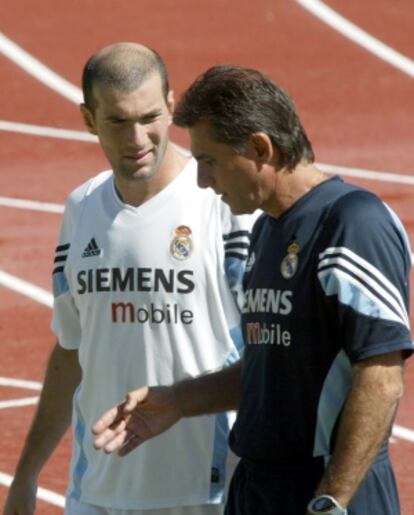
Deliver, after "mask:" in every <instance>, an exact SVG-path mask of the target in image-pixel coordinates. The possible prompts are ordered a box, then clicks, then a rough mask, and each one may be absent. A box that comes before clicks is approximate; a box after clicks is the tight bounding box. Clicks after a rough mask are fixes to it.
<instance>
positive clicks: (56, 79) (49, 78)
mask: <svg viewBox="0 0 414 515" xmlns="http://www.w3.org/2000/svg"><path fill="white" fill-rule="evenodd" d="M0 52H1V53H2V54H3V55H4V56H5V57H7V58H8V59H10V60H11V61H13V62H14V63H15V64H17V65H18V66H20V67H21V68H23V70H24V71H26V72H27V73H29V74H30V75H32V76H33V77H34V78H35V79H37V80H38V81H40V82H42V83H43V84H45V85H46V86H47V87H49V88H51V89H53V90H54V91H56V92H57V93H59V94H60V95H62V96H63V97H65V98H67V99H68V100H70V101H71V102H74V103H75V104H80V103H81V102H83V95H82V91H81V90H80V89H79V88H77V87H76V86H74V85H73V84H71V83H70V82H69V81H67V80H66V79H63V78H62V77H61V76H60V75H58V74H57V73H55V72H54V71H53V70H51V69H50V68H48V67H47V66H45V65H44V64H43V63H42V62H40V61H39V60H38V59H36V58H35V57H33V56H32V55H30V54H29V53H28V52H26V51H25V50H23V48H21V47H19V46H18V45H16V43H14V42H13V41H12V40H11V39H9V38H8V37H6V36H5V35H4V34H3V33H2V32H0Z"/></svg>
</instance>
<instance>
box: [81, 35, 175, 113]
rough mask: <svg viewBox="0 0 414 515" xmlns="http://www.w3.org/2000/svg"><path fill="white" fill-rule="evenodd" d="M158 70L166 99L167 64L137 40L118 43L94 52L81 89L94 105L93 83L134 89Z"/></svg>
mask: <svg viewBox="0 0 414 515" xmlns="http://www.w3.org/2000/svg"><path fill="white" fill-rule="evenodd" d="M154 72H158V73H159V75H160V77H161V82H162V92H163V96H164V99H165V101H167V96H168V92H169V89H170V86H169V81H168V71H167V66H166V64H165V62H164V61H163V59H162V58H161V56H160V55H159V54H158V52H156V51H155V50H153V49H152V48H147V47H144V46H142V45H138V44H134V43H116V44H114V45H111V46H109V47H106V48H104V49H102V50H100V51H98V52H96V53H95V54H93V55H92V56H91V57H90V58H89V59H88V61H87V62H86V64H85V66H84V68H83V73H82V90H83V98H84V102H85V105H86V106H87V107H88V108H89V109H91V110H92V111H93V110H94V108H95V99H94V96H93V87H94V84H96V83H100V84H103V85H105V86H109V87H114V88H116V89H120V90H121V91H133V90H134V89H136V88H137V87H139V86H140V85H141V84H142V82H143V81H144V80H145V79H146V78H147V77H148V76H149V75H150V74H152V73H154Z"/></svg>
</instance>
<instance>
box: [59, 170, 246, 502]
mask: <svg viewBox="0 0 414 515" xmlns="http://www.w3.org/2000/svg"><path fill="white" fill-rule="evenodd" d="M196 175H197V174H196V163H195V161H194V160H191V161H189V163H188V165H187V166H186V167H185V169H184V170H183V171H182V173H180V174H179V175H178V176H177V177H176V178H175V179H174V180H173V181H172V182H171V183H170V184H169V185H168V186H167V187H166V188H165V189H164V190H162V191H161V192H160V193H158V194H157V195H156V196H154V197H153V198H151V199H150V200H148V201H147V202H145V203H144V204H143V205H141V206H139V207H131V206H128V205H125V204H124V203H123V202H122V201H121V200H120V199H119V197H118V195H117V193H116V191H115V187H114V178H113V174H112V172H111V171H107V172H103V173H101V174H99V175H98V176H96V177H95V178H93V179H91V180H89V181H88V182H86V183H85V184H83V185H82V186H80V187H79V188H78V189H76V190H75V191H74V192H73V193H72V194H71V195H70V196H69V198H68V201H67V203H66V208H65V214H64V218H63V223H62V229H61V235H60V241H59V245H58V247H57V249H56V257H55V269H54V273H53V285H54V295H55V306H54V313H53V321H52V329H53V331H54V333H55V334H56V336H57V337H58V339H59V342H60V344H61V345H62V347H64V348H66V349H78V351H79V360H80V365H81V367H82V381H81V384H80V386H79V388H78V389H77V391H76V393H75V396H74V401H73V436H74V438H73V440H74V443H73V445H74V450H73V456H72V465H71V467H72V474H71V482H70V485H69V490H68V496H70V497H73V498H76V499H78V500H81V501H83V502H85V503H91V504H96V505H102V506H107V507H112V508H118V509H145V508H158V507H159V508H161V507H169V506H180V505H193V504H202V503H218V502H222V501H223V486H224V483H225V463H226V458H227V453H228V447H227V436H228V432H229V425H230V415H227V414H219V415H217V416H202V417H193V418H189V419H185V420H182V421H180V422H179V423H178V424H177V425H176V426H174V427H173V428H172V429H171V430H169V431H167V432H166V433H165V434H163V435H161V436H159V437H157V438H154V439H153V440H150V441H149V442H146V443H144V444H143V445H142V446H141V447H140V448H139V449H138V450H136V451H134V452H133V453H131V454H130V455H128V456H126V457H124V458H119V457H118V456H117V455H109V456H108V455H105V454H104V453H102V452H97V451H96V450H94V449H93V435H92V434H91V430H90V428H91V426H92V425H93V423H94V422H95V421H96V420H97V419H98V418H99V417H100V416H101V415H102V413H103V412H105V411H106V410H107V409H108V408H110V407H111V406H113V405H114V404H116V403H118V402H120V401H121V400H122V399H123V398H124V396H125V394H126V392H128V391H130V390H133V389H135V388H137V387H139V386H142V385H160V384H171V383H173V382H176V381H178V380H181V379H184V378H189V377H193V376H198V375H199V374H201V373H206V372H209V371H213V370H216V369H220V368H221V367H222V366H223V365H227V364H230V363H232V362H234V361H235V360H237V359H238V357H239V351H240V347H241V344H242V338H241V333H240V328H239V309H238V306H237V302H236V299H237V297H238V296H240V291H241V289H240V283H241V278H242V273H243V267H244V264H245V260H246V258H247V251H248V244H249V238H250V229H251V225H252V221H253V217H250V216H242V217H235V216H233V215H232V214H231V212H230V210H229V208H228V206H226V205H225V204H223V203H222V202H221V201H220V199H219V198H218V197H217V196H216V195H215V194H214V193H213V191H212V190H210V189H208V190H203V189H201V188H198V186H197V183H196ZM239 300H240V299H239Z"/></svg>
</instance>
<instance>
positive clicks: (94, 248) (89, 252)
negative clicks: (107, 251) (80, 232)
mask: <svg viewBox="0 0 414 515" xmlns="http://www.w3.org/2000/svg"><path fill="white" fill-rule="evenodd" d="M101 252H102V250H101V249H100V248H99V247H98V244H97V243H96V241H95V238H92V239H91V241H90V242H89V243H88V245H87V246H86V248H85V250H84V251H83V253H82V257H83V258H85V257H92V256H100V255H101Z"/></svg>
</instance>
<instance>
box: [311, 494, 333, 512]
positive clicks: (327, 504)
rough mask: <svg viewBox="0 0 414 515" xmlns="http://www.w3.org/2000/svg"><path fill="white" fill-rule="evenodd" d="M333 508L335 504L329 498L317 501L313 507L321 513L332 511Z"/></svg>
mask: <svg viewBox="0 0 414 515" xmlns="http://www.w3.org/2000/svg"><path fill="white" fill-rule="evenodd" d="M332 508H335V504H334V503H333V502H332V501H331V500H330V499H328V498H327V497H319V498H318V499H315V502H314V503H313V506H312V509H313V510H314V511H318V512H321V513H323V512H325V511H329V510H332Z"/></svg>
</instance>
